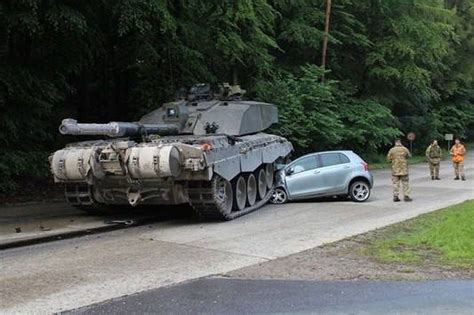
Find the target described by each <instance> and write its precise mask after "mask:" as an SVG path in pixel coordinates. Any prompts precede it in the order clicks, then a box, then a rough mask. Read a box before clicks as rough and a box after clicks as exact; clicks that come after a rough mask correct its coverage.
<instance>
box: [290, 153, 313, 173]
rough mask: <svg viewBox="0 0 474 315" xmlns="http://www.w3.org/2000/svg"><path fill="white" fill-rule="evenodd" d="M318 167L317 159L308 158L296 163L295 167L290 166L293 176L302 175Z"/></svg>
mask: <svg viewBox="0 0 474 315" xmlns="http://www.w3.org/2000/svg"><path fill="white" fill-rule="evenodd" d="M317 167H318V164H317V161H316V157H314V156H308V157H305V158H303V159H301V160H299V161H296V162H295V163H294V164H293V165H291V166H290V169H291V170H292V174H297V173H301V172H304V171H308V170H312V169H315V168H317Z"/></svg>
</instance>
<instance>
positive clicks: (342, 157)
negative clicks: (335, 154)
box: [339, 153, 351, 164]
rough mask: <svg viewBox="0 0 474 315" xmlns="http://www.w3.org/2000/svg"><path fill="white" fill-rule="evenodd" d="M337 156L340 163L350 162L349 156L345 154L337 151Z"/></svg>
mask: <svg viewBox="0 0 474 315" xmlns="http://www.w3.org/2000/svg"><path fill="white" fill-rule="evenodd" d="M339 158H340V159H341V163H342V164H345V163H350V162H351V160H349V158H348V157H347V156H346V155H345V154H342V153H339Z"/></svg>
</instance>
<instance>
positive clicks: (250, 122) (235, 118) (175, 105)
mask: <svg viewBox="0 0 474 315" xmlns="http://www.w3.org/2000/svg"><path fill="white" fill-rule="evenodd" d="M243 93H245V91H244V90H242V89H240V87H238V86H228V85H224V86H223V87H221V92H220V93H219V94H217V95H214V94H212V93H211V92H210V90H209V87H208V85H206V84H198V85H195V86H194V87H193V88H191V90H190V94H188V97H187V99H186V100H181V101H177V102H171V103H166V104H164V105H163V106H162V107H160V108H158V109H157V110H155V111H152V112H150V113H148V114H146V115H145V116H143V117H142V118H141V119H140V120H139V121H138V122H110V123H107V124H95V123H92V124H91V123H86V124H85V123H78V122H77V121H76V120H74V119H70V118H68V119H64V120H63V121H62V124H61V126H60V127H59V132H60V133H61V134H64V135H101V136H108V137H112V138H114V137H133V136H140V135H143V134H146V135H151V134H157V135H160V136H165V135H179V134H183V135H186V134H188V135H191V134H192V135H208V134H225V135H229V136H243V135H247V134H252V133H257V132H261V131H264V130H265V129H268V128H269V127H270V126H271V125H272V124H274V123H277V122H278V112H277V108H276V106H275V105H272V104H267V103H262V102H255V101H242V100H241V99H240V97H241V96H242V95H243Z"/></svg>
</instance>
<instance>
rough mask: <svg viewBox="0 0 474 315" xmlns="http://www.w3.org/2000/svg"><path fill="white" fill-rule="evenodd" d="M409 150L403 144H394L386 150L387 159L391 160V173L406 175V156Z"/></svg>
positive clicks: (409, 155) (408, 155)
mask: <svg viewBox="0 0 474 315" xmlns="http://www.w3.org/2000/svg"><path fill="white" fill-rule="evenodd" d="M409 157H411V154H410V151H408V149H407V148H405V147H404V146H403V145H395V146H394V147H393V148H391V149H390V151H388V154H387V160H389V161H391V162H392V175H397V176H402V175H408V158H409Z"/></svg>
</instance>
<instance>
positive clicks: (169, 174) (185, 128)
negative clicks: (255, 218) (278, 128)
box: [50, 84, 293, 220]
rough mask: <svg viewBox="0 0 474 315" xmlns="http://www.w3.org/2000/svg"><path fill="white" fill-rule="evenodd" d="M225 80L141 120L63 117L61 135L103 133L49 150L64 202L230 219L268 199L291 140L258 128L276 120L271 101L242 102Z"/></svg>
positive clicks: (85, 206)
mask: <svg viewBox="0 0 474 315" xmlns="http://www.w3.org/2000/svg"><path fill="white" fill-rule="evenodd" d="M241 94H242V91H241V90H240V89H239V88H238V87H236V86H233V87H230V86H226V87H225V88H223V89H222V91H221V93H220V95H219V96H218V97H215V96H214V95H213V94H212V93H211V92H210V89H209V86H208V85H207V84H198V85H195V86H194V87H193V88H192V89H191V90H190V93H189V95H188V96H187V98H186V99H183V100H180V101H176V102H172V103H166V104H164V105H163V106H162V107H160V108H159V109H157V110H155V111H152V112H150V113H148V114H146V115H145V116H143V117H142V118H141V119H140V120H139V121H138V122H110V123H108V124H94V123H92V124H82V123H77V121H75V120H73V119H64V120H63V122H62V124H61V126H60V127H59V131H60V132H61V133H62V134H65V135H90V136H97V135H102V136H104V140H94V141H84V142H78V143H71V144H68V145H67V146H66V147H65V148H63V149H61V150H58V151H56V152H55V153H54V154H52V155H51V157H50V165H51V171H52V173H53V176H54V179H55V181H56V182H57V183H63V184H65V195H66V199H67V201H68V202H69V203H71V204H73V205H75V206H78V207H80V208H83V209H85V210H88V209H94V208H96V207H101V206H104V205H131V206H137V205H166V204H182V203H190V204H191V205H192V207H193V208H194V209H195V210H196V211H197V212H199V213H200V214H201V215H203V216H204V217H206V218H215V219H225V220H230V219H233V218H235V217H238V216H240V215H243V214H246V213H248V212H251V211H253V210H256V209H258V208H259V207H261V206H262V205H264V204H265V203H266V202H267V201H268V199H269V198H270V194H271V191H272V188H273V176H274V164H275V162H278V161H281V160H284V159H286V158H287V157H288V155H289V154H290V152H291V151H292V150H293V147H292V145H291V143H290V142H289V141H287V140H286V139H285V138H282V137H279V136H276V135H271V134H266V133H263V132H262V131H263V130H265V129H267V128H269V127H270V126H271V125H272V124H274V123H276V122H277V120H278V114H277V108H276V106H275V105H272V104H267V103H261V102H254V101H242V100H241V99H240V96H241Z"/></svg>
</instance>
